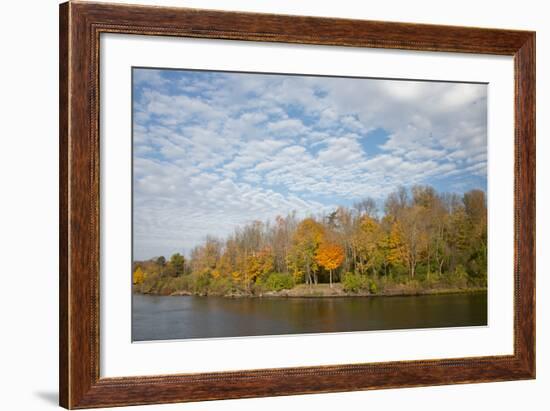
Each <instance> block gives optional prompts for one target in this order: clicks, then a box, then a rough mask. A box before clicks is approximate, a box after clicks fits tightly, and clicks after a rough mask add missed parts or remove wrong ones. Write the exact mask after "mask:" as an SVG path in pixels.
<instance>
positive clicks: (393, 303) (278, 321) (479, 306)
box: [132, 293, 487, 341]
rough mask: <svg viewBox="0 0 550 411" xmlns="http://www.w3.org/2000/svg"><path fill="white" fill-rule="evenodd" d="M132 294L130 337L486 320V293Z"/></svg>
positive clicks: (399, 326)
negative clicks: (319, 295)
mask: <svg viewBox="0 0 550 411" xmlns="http://www.w3.org/2000/svg"><path fill="white" fill-rule="evenodd" d="M133 298H134V300H133V317H132V332H133V339H134V341H144V340H169V339H176V338H177V339H181V338H209V337H236V336H252V335H277V334H302V333H322V332H342V331H368V330H391V329H403V328H431V327H457V326H476V325H478V326H479V325H487V293H476V294H450V295H426V296H411V297H371V298H369V297H363V298H362V297H335V298H223V297H194V296H182V297H161V296H150V295H140V294H135V295H134V296H133Z"/></svg>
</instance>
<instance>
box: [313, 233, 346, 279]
mask: <svg viewBox="0 0 550 411" xmlns="http://www.w3.org/2000/svg"><path fill="white" fill-rule="evenodd" d="M315 260H316V261H317V263H318V264H319V265H320V266H323V267H325V269H327V270H328V272H329V282H330V287H331V288H332V270H336V269H337V268H338V267H340V265H341V264H342V261H344V249H343V248H342V247H340V246H339V245H338V244H331V243H328V242H323V243H321V244H320V245H319V249H318V250H317V253H316V254H315Z"/></svg>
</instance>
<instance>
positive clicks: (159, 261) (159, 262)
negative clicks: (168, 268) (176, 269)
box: [155, 255, 166, 267]
mask: <svg viewBox="0 0 550 411" xmlns="http://www.w3.org/2000/svg"><path fill="white" fill-rule="evenodd" d="M155 263H157V265H158V266H159V267H164V266H165V265H166V258H164V256H162V255H161V256H160V257H158V258H157V259H156V260H155Z"/></svg>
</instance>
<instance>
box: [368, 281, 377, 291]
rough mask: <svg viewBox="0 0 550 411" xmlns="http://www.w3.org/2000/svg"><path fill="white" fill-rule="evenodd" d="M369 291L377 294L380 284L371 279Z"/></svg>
mask: <svg viewBox="0 0 550 411" xmlns="http://www.w3.org/2000/svg"><path fill="white" fill-rule="evenodd" d="M369 293H371V294H376V293H378V286H377V285H376V283H375V282H374V281H372V280H371V281H370V284H369Z"/></svg>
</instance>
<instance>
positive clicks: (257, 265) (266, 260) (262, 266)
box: [246, 248, 273, 287]
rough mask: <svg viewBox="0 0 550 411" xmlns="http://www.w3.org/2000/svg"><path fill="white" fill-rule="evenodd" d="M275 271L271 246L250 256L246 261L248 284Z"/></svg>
mask: <svg viewBox="0 0 550 411" xmlns="http://www.w3.org/2000/svg"><path fill="white" fill-rule="evenodd" d="M272 271H273V254H272V253H271V250H270V249H269V248H264V249H263V250H261V251H260V252H257V253H254V254H252V255H250V256H248V258H247V261H246V286H247V287H248V286H249V285H250V284H251V283H253V282H255V281H256V279H257V278H258V277H261V276H262V275H266V274H269V273H270V272H272Z"/></svg>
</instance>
